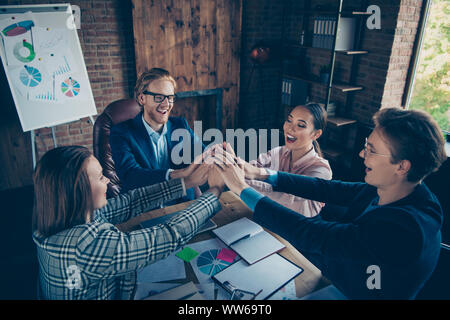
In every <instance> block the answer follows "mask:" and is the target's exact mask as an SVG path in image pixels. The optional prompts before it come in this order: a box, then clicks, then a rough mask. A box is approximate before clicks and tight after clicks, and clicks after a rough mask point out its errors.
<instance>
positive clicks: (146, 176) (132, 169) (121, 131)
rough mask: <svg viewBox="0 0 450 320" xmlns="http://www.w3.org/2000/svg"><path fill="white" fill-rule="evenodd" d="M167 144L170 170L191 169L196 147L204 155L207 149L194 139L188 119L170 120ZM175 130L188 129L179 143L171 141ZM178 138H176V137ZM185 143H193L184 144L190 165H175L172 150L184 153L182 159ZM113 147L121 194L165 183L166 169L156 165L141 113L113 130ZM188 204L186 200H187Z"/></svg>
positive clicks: (111, 142) (189, 194)
mask: <svg viewBox="0 0 450 320" xmlns="http://www.w3.org/2000/svg"><path fill="white" fill-rule="evenodd" d="M166 125H167V144H168V150H169V159H170V160H169V162H170V163H169V164H168V168H170V169H180V168H183V167H186V166H187V165H189V163H190V162H192V161H193V159H194V158H193V157H194V150H195V148H194V144H200V147H199V146H197V148H198V149H199V150H201V151H203V150H204V148H205V146H204V145H203V144H202V143H201V140H200V139H199V138H198V137H197V136H195V135H194V132H193V131H192V130H191V128H190V127H189V125H188V123H187V121H186V119H184V118H179V117H170V118H169V120H168V121H167V124H166ZM176 129H185V130H186V131H185V133H184V135H183V136H181V137H180V138H177V140H176V141H172V139H171V137H172V134H173V132H174V131H175V130H176ZM174 138H175V137H174ZM184 139H190V141H187V142H185V145H187V143H189V145H190V146H191V155H189V158H190V162H189V163H187V164H184V163H181V164H175V163H174V162H173V161H172V157H171V154H172V150H173V149H174V147H177V150H178V149H181V150H182V151H181V152H180V153H179V154H180V157H181V156H182V155H183V151H185V150H184V149H183V148H181V145H179V144H180V143H183V141H184ZM110 145H111V152H112V158H113V160H114V164H115V168H116V172H117V175H118V177H119V179H120V182H121V188H122V189H121V192H126V191H128V190H131V189H135V188H138V187H142V186H147V185H151V184H155V183H159V182H163V181H165V180H166V173H167V168H160V167H159V165H158V161H156V154H155V152H154V151H153V148H152V147H151V142H150V137H149V135H148V132H147V130H146V129H145V126H144V124H143V122H142V112H141V113H139V114H138V115H137V116H136V117H135V118H134V119H130V120H128V121H125V122H122V123H119V124H117V125H115V126H114V127H112V128H111V134H110ZM187 192H188V198H190V199H193V190H192V189H190V190H187ZM184 200H185V199H184Z"/></svg>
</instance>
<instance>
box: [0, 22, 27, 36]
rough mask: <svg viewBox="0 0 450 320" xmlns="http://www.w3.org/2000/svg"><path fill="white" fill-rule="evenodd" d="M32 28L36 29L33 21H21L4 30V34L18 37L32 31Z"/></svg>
mask: <svg viewBox="0 0 450 320" xmlns="http://www.w3.org/2000/svg"><path fill="white" fill-rule="evenodd" d="M31 27H34V22H33V21H31V20H26V21H21V22H18V23H13V24H11V25H9V26H7V27H6V28H4V29H3V30H2V33H3V34H4V35H5V36H7V37H13V36H18V35H20V34H24V33H25V32H27V31H28V30H30V29H31Z"/></svg>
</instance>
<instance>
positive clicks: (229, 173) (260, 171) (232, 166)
mask: <svg viewBox="0 0 450 320" xmlns="http://www.w3.org/2000/svg"><path fill="white" fill-rule="evenodd" d="M267 177H268V173H267V171H266V170H265V169H264V168H258V167H255V166H252V165H251V164H249V163H248V162H246V161H245V160H243V159H241V158H239V157H237V156H236V154H235V153H234V150H233V148H232V147H231V145H230V144H229V143H226V142H224V143H223V144H216V145H214V146H212V147H211V148H209V149H208V150H206V151H205V152H204V153H202V154H201V155H199V156H197V157H196V158H195V159H194V162H193V163H191V164H190V165H189V166H188V167H186V168H184V169H181V170H175V171H173V172H171V178H172V179H175V178H184V183H185V186H186V188H191V187H194V186H198V185H203V184H204V183H206V182H208V185H209V187H210V190H211V191H212V190H214V191H216V192H218V193H220V192H222V191H223V189H224V187H225V185H226V186H227V187H228V188H229V189H230V190H231V191H233V192H234V193H236V194H237V195H240V194H241V192H242V190H244V189H245V188H248V187H249V186H248V184H247V183H246V182H245V178H247V179H251V180H254V179H257V180H264V179H266V178H267Z"/></svg>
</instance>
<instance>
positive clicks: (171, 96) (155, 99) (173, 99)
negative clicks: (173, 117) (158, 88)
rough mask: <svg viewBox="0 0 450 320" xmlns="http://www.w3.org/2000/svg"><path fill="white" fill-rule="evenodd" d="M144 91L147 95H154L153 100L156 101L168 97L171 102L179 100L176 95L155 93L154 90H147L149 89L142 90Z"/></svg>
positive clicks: (158, 101) (159, 101)
mask: <svg viewBox="0 0 450 320" xmlns="http://www.w3.org/2000/svg"><path fill="white" fill-rule="evenodd" d="M142 93H143V94H146V95H150V96H153V101H155V102H156V103H162V102H163V101H164V99H166V98H167V101H168V102H169V103H174V102H175V101H176V100H177V96H176V95H169V96H166V95H164V94H161V93H154V92H150V91H147V90H146V91H144V92H142Z"/></svg>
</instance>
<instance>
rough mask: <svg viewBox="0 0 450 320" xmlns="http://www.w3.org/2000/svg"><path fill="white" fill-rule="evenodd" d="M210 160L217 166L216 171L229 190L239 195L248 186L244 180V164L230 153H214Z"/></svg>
mask: <svg viewBox="0 0 450 320" xmlns="http://www.w3.org/2000/svg"><path fill="white" fill-rule="evenodd" d="M212 161H213V162H214V166H215V167H216V168H217V172H218V173H219V174H220V176H221V177H222V179H223V181H224V182H225V184H226V185H227V187H228V188H229V189H230V190H231V191H233V192H234V193H236V194H237V195H240V194H241V192H242V190H244V189H245V188H248V187H249V186H248V184H247V183H246V182H245V171H244V165H243V163H242V161H240V160H239V158H236V157H233V155H232V154H230V153H228V152H226V151H225V152H224V153H222V154H217V153H216V154H215V155H214V157H213V158H212Z"/></svg>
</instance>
